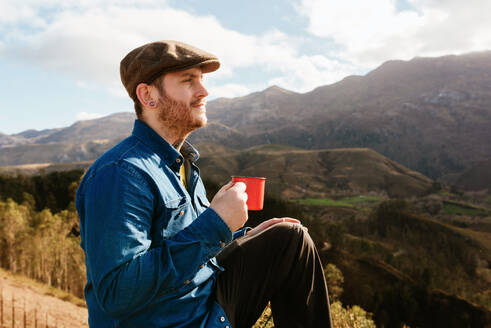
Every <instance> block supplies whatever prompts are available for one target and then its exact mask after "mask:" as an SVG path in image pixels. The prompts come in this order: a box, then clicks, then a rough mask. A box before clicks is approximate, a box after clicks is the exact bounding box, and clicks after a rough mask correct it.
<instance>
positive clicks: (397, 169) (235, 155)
mask: <svg viewBox="0 0 491 328" xmlns="http://www.w3.org/2000/svg"><path fill="white" fill-rule="evenodd" d="M200 148H201V147H200ZM203 148H204V149H205V151H204V152H203V155H202V158H201V159H200V161H199V165H200V169H201V172H202V174H203V176H204V177H206V178H207V179H209V180H213V181H217V182H226V181H228V179H229V178H230V176H232V175H245V176H262V177H267V179H268V180H267V191H268V192H271V193H272V194H274V195H278V196H280V197H282V198H287V199H293V198H304V197H327V196H328V195H332V194H340V193H346V194H363V193H370V192H375V193H386V194H387V195H388V196H390V197H409V196H415V195H422V194H425V193H426V192H427V191H428V190H429V189H430V188H431V186H432V180H431V179H429V178H427V177H425V176H423V175H422V174H420V173H417V172H415V171H412V170H409V169H408V168H406V167H404V166H402V165H400V164H398V163H396V162H394V161H391V160H389V159H388V158H386V157H384V156H382V155H380V154H378V153H377V152H375V151H373V150H371V149H367V148H344V149H328V150H304V149H298V148H292V147H288V146H280V145H264V146H256V147H251V148H249V149H246V150H243V151H238V150H231V149H226V148H224V147H222V148H221V149H213V148H212V147H210V146H208V147H203Z"/></svg>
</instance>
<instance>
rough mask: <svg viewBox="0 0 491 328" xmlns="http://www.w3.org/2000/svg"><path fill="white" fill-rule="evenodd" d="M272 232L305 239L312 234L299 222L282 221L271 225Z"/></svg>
mask: <svg viewBox="0 0 491 328" xmlns="http://www.w3.org/2000/svg"><path fill="white" fill-rule="evenodd" d="M270 230H271V231H270V233H272V234H275V235H282V236H285V237H290V238H291V237H294V238H299V239H304V238H305V237H308V238H309V239H310V236H309V234H308V232H307V231H306V228H305V227H304V226H302V225H301V224H299V223H293V222H280V223H277V224H275V225H273V226H271V227H270Z"/></svg>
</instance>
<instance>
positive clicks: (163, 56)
mask: <svg viewBox="0 0 491 328" xmlns="http://www.w3.org/2000/svg"><path fill="white" fill-rule="evenodd" d="M197 66H200V67H201V69H202V71H203V73H209V72H213V71H216V70H217V69H218V68H219V67H220V62H219V61H218V58H217V57H216V56H215V55H212V54H210V53H208V52H205V51H203V50H201V49H198V48H195V47H193V46H190V45H188V44H185V43H182V42H178V41H168V40H164V41H157V42H152V43H148V44H145V45H143V46H141V47H138V48H136V49H134V50H132V51H131V52H130V53H128V54H127V55H126V56H125V57H124V58H123V60H121V63H120V66H119V70H120V74H121V81H122V82H123V85H124V87H125V88H126V91H128V94H129V95H130V97H131V98H132V99H136V86H137V85H138V84H140V83H147V84H150V83H152V82H153V81H154V80H155V79H156V78H158V77H159V76H161V75H162V74H164V73H168V72H176V71H182V70H186V69H189V68H192V67H197Z"/></svg>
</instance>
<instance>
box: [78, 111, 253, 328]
mask: <svg viewBox="0 0 491 328" xmlns="http://www.w3.org/2000/svg"><path fill="white" fill-rule="evenodd" d="M181 151H182V153H183V155H184V157H183V155H181V154H180V153H179V152H178V151H177V150H176V149H175V148H174V147H172V146H171V145H170V144H168V143H167V142H166V141H165V140H164V139H163V138H161V137H160V136H159V135H158V134H157V133H156V132H155V131H154V130H153V129H151V128H150V127H149V126H147V125H146V124H145V123H143V122H142V121H139V120H136V121H135V125H134V129H133V133H132V135H131V136H130V137H128V138H126V139H124V140H123V141H122V142H121V143H119V144H118V145H116V146H115V147H113V148H112V149H110V150H109V151H107V152H106V153H105V154H104V155H102V156H101V157H100V158H99V159H98V160H97V161H96V162H95V163H94V164H93V165H92V166H91V167H90V168H89V170H88V171H87V172H86V174H85V176H84V178H83V179H82V182H81V184H80V187H79V188H78V190H77V199H76V206H77V211H78V213H79V217H80V233H81V238H82V242H81V247H82V248H83V250H84V252H85V263H86V269H87V284H86V286H85V298H86V302H87V307H88V311H89V325H90V327H97V328H99V327H160V328H162V327H174V328H177V327H207V328H212V327H213V328H214V327H223V328H225V327H227V326H229V327H230V323H229V321H228V319H227V317H226V315H225V312H224V311H223V309H222V308H221V307H220V306H219V305H218V304H217V303H216V301H215V300H214V298H213V290H214V282H215V279H216V275H217V274H218V273H219V272H220V271H221V270H223V268H221V267H220V266H219V265H218V263H217V262H216V259H215V255H216V254H217V253H218V252H219V251H220V250H221V249H222V248H223V247H224V245H226V244H228V243H229V242H230V241H231V240H232V239H233V238H235V237H238V236H240V235H243V234H244V231H245V229H242V230H240V231H238V232H236V233H235V234H232V232H231V231H230V229H229V228H228V226H227V225H226V224H225V222H224V221H223V220H222V219H221V218H220V216H219V215H218V214H217V213H216V212H215V211H214V210H213V209H211V208H209V207H208V206H209V202H208V200H207V198H206V193H205V188H204V186H203V182H202V181H201V178H200V176H199V170H198V168H197V167H196V166H195V163H194V162H195V161H196V160H197V159H198V157H199V155H198V152H197V151H196V150H195V149H194V148H193V147H192V146H191V145H189V144H187V143H185V145H183V148H182V150H181ZM186 158H187V159H186ZM185 160H187V161H188V163H189V164H190V165H189V166H187V172H188V174H187V178H188V179H187V181H188V189H186V188H184V186H183V185H182V184H181V182H180V176H179V169H180V165H183V163H184V162H185Z"/></svg>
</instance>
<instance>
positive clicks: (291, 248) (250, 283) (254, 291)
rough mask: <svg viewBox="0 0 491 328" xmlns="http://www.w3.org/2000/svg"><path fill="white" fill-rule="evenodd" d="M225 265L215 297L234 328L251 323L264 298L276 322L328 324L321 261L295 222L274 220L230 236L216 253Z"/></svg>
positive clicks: (286, 324) (284, 327)
mask: <svg viewBox="0 0 491 328" xmlns="http://www.w3.org/2000/svg"><path fill="white" fill-rule="evenodd" d="M217 260H218V263H219V264H220V265H221V266H223V267H224V268H225V271H224V272H222V273H220V274H219V275H218V278H217V284H216V289H215V293H216V299H217V301H218V303H219V304H220V305H221V306H222V308H223V309H224V310H225V313H226V314H227V316H228V318H229V320H230V322H231V324H232V328H241V327H244V328H245V327H247V328H250V327H251V326H252V325H253V324H254V323H255V322H256V321H257V319H258V318H259V316H260V315H261V313H262V311H263V309H264V308H265V306H266V304H267V303H268V301H271V309H272V312H273V319H274V323H275V327H279V328H288V327H295V328H296V327H316V328H324V327H326V328H327V327H332V323H331V314H330V310H329V299H328V293H327V286H326V281H325V278H324V272H323V267H322V263H321V261H320V258H319V254H318V253H317V250H316V248H315V245H314V242H313V241H312V239H311V238H310V236H309V234H308V233H307V232H306V231H305V230H304V229H303V228H302V227H301V226H300V225H298V224H292V223H278V224H275V225H273V226H272V227H270V228H268V229H266V230H264V231H263V232H261V233H259V234H257V235H254V236H244V237H241V238H238V239H237V240H235V241H233V242H232V243H231V244H229V245H228V246H227V247H225V248H224V249H223V250H222V252H220V254H218V256H217Z"/></svg>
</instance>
